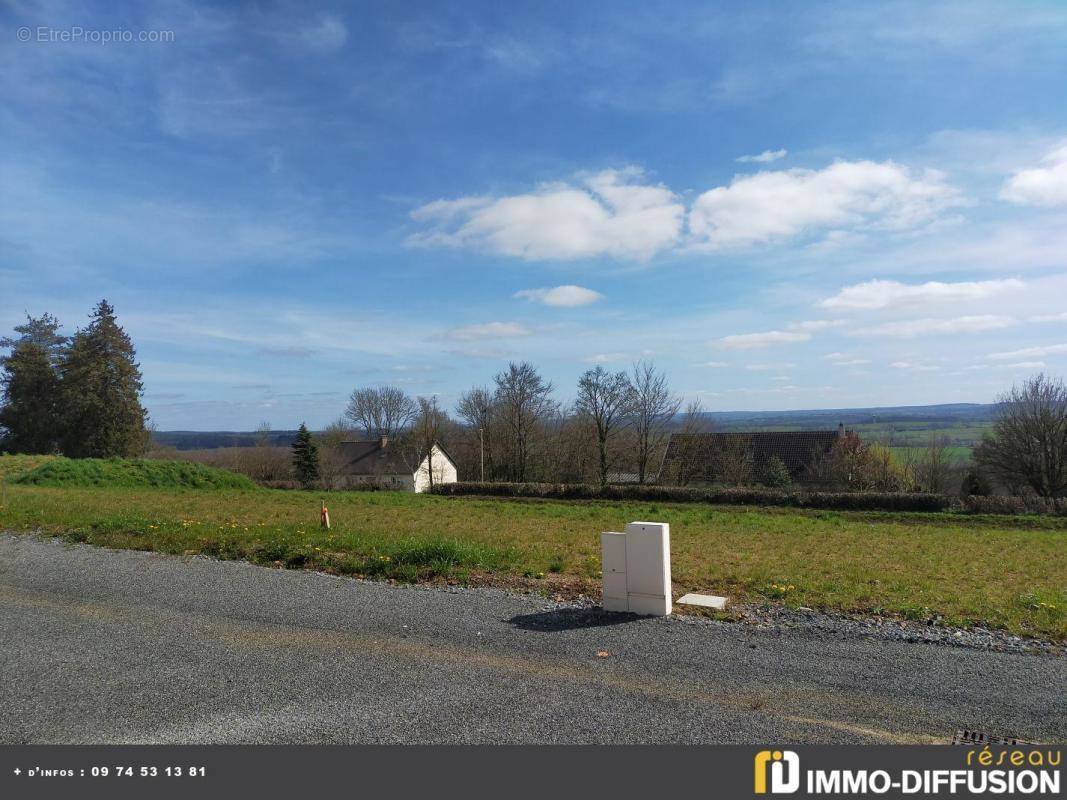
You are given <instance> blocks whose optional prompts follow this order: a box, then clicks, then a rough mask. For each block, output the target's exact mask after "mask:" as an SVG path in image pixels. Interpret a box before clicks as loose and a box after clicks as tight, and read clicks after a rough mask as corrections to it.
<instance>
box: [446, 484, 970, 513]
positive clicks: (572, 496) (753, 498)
mask: <svg viewBox="0 0 1067 800" xmlns="http://www.w3.org/2000/svg"><path fill="white" fill-rule="evenodd" d="M434 493H435V494H443V495H453V496H459V495H487V496H495V497H534V498H546V499H548V498H551V499H559V500H636V501H661V502H671V503H709V504H712V505H746V506H748V505H751V506H792V507H795V508H827V509H842V510H863V511H945V510H948V509H949V508H950V507H951V505H952V502H953V500H952V498H948V497H944V496H942V495H925V494H914V493H905V492H806V491H791V492H785V491H781V490H778V489H762V488H746V487H739V488H728V489H723V488H716V487H707V488H704V487H688V486H640V485H635V484H625V485H609V486H604V487H600V486H592V485H588V484H565V483H474V482H471V483H446V484H441V485H439V486H435V487H434Z"/></svg>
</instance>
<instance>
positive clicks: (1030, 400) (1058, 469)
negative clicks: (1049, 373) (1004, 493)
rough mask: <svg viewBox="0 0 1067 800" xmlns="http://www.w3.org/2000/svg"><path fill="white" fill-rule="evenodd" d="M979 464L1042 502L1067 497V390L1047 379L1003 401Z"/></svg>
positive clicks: (1013, 390) (1036, 380)
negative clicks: (1024, 489) (1028, 490)
mask: <svg viewBox="0 0 1067 800" xmlns="http://www.w3.org/2000/svg"><path fill="white" fill-rule="evenodd" d="M975 460H976V461H977V462H978V465H979V466H980V467H985V468H986V469H988V470H989V471H990V472H991V473H993V475H995V476H996V477H997V478H999V479H1000V480H1001V481H1002V482H1003V483H1004V484H1005V485H1007V486H1009V487H1011V486H1016V487H1019V486H1027V487H1029V488H1030V489H1032V490H1033V491H1034V492H1035V493H1036V494H1037V495H1038V496H1040V497H1060V496H1063V495H1064V494H1067V386H1065V385H1064V383H1063V381H1061V380H1053V379H1052V378H1049V377H1046V376H1045V375H1044V374H1043V373H1042V374H1040V375H1036V376H1034V377H1032V378H1029V379H1028V380H1027V381H1026V382H1024V383H1023V385H1022V386H1021V387H1020V386H1013V387H1012V388H1011V391H1009V392H1008V393H1007V394H1005V395H1003V396H1002V397H1001V398H1000V400H999V405H998V408H997V416H996V420H995V421H994V423H993V431H992V433H990V434H987V436H986V437H985V439H983V440H982V443H981V444H980V445H979V446H978V448H977V449H976V451H975Z"/></svg>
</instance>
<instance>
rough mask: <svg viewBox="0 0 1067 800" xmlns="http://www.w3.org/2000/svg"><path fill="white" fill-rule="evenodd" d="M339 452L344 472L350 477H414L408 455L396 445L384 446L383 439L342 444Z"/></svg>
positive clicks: (413, 468) (387, 444)
mask: <svg viewBox="0 0 1067 800" xmlns="http://www.w3.org/2000/svg"><path fill="white" fill-rule="evenodd" d="M337 452H338V453H339V454H340V456H341V458H342V459H344V466H343V467H342V469H343V471H344V472H345V473H346V474H348V475H413V474H414V473H415V466H414V465H412V464H410V463H409V461H408V459H407V455H408V454H407V453H404V452H403V450H402V448H400V447H398V446H397V445H396V444H395V443H392V442H387V443H386V444H385V445H383V444H382V440H381V439H373V440H370V441H360V442H341V443H340V444H339V445H337Z"/></svg>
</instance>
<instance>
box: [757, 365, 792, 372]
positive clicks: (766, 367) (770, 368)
mask: <svg viewBox="0 0 1067 800" xmlns="http://www.w3.org/2000/svg"><path fill="white" fill-rule="evenodd" d="M795 366H796V364H746V365H745V369H747V370H750V371H751V372H771V371H773V370H784V369H793V368H794V367H795Z"/></svg>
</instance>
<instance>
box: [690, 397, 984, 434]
mask: <svg viewBox="0 0 1067 800" xmlns="http://www.w3.org/2000/svg"><path fill="white" fill-rule="evenodd" d="M995 408H996V406H995V405H994V404H992V403H943V404H940V405H933V406H882V407H878V408H831V409H818V410H812V411H805V410H797V411H709V412H706V414H705V416H706V417H708V418H709V419H710V420H711V421H712V422H713V423H715V424H717V425H719V426H720V427H724V428H731V429H732V428H742V427H744V426H746V425H752V426H755V427H759V428H771V427H776V426H782V427H790V428H792V427H796V426H801V427H807V428H812V429H815V430H818V429H822V428H832V427H836V426H837V425H838V424H839V423H844V425H845V427H850V426H855V425H889V424H892V423H897V422H906V423H912V424H914V423H917V422H928V423H936V424H932V425H931V426H930V427H945V426H950V425H960V424H965V425H984V424H988V423H989V422H991V421H992V419H993V411H994V409H995Z"/></svg>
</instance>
